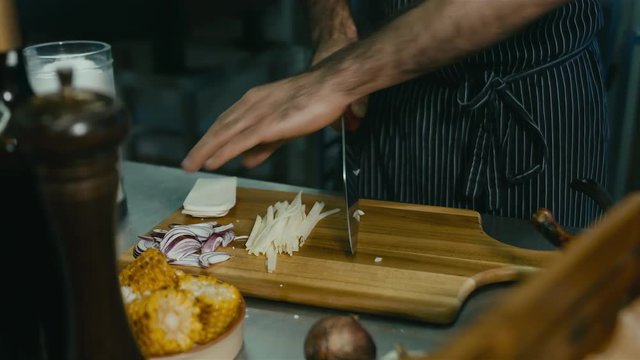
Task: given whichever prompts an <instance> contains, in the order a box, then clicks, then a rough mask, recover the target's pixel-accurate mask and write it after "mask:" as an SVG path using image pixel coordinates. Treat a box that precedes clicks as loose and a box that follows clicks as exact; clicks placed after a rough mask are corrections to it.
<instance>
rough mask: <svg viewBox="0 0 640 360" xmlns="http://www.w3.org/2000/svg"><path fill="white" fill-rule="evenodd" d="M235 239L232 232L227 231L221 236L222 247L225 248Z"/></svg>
mask: <svg viewBox="0 0 640 360" xmlns="http://www.w3.org/2000/svg"><path fill="white" fill-rule="evenodd" d="M235 238H236V234H234V233H233V230H228V231H226V232H225V233H224V235H223V236H222V246H227V245H229V243H231V242H232V241H233V240H234V239H235Z"/></svg>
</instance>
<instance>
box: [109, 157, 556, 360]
mask: <svg viewBox="0 0 640 360" xmlns="http://www.w3.org/2000/svg"><path fill="white" fill-rule="evenodd" d="M122 176H123V181H124V190H125V193H126V196H127V203H128V208H129V229H128V234H129V236H128V240H129V241H128V243H123V244H118V250H119V251H123V250H124V249H126V248H128V247H129V246H131V245H133V243H134V241H135V237H136V235H139V234H143V233H145V232H147V231H148V230H149V229H151V228H152V227H153V226H154V225H156V224H158V223H159V222H160V221H161V220H162V219H164V218H165V217H167V216H168V215H170V214H171V213H172V212H173V211H175V210H176V209H178V208H179V207H180V206H182V201H183V200H184V199H185V197H186V196H187V194H188V192H189V190H190V189H191V187H192V186H193V184H194V182H195V180H196V179H197V178H199V177H214V176H216V175H214V174H209V173H193V174H189V173H186V172H184V171H182V170H181V169H177V168H169V167H162V166H155V165H148V164H141V163H134V162H124V163H123V164H122ZM238 183H239V186H243V187H252V188H261V189H269V190H280V191H298V190H303V191H304V192H306V193H318V192H320V191H318V190H315V189H306V188H300V187H294V186H290V185H285V184H275V183H268V182H263V181H255V180H249V179H239V181H238ZM483 226H484V228H485V231H486V232H487V233H488V234H489V235H491V236H493V237H494V238H496V239H498V240H501V241H504V242H506V243H510V244H513V245H517V246H522V247H526V248H532V249H554V246H553V245H551V244H550V243H549V242H547V241H546V240H545V239H543V238H542V237H541V236H540V235H538V234H537V233H536V232H535V231H534V229H533V227H532V226H531V225H529V224H528V223H527V222H526V221H520V220H514V219H506V218H500V217H495V216H488V215H484V216H483ZM512 286H514V285H508V284H505V285H493V286H489V287H486V288H484V289H480V290H479V291H477V292H475V293H474V294H472V295H471V297H470V298H469V300H468V301H467V302H466V303H465V304H464V307H463V309H462V311H461V313H460V316H459V318H458V319H457V320H456V321H455V323H454V324H452V325H450V326H439V325H430V324H424V323H418V322H411V321H404V320H398V319H392V318H385V317H380V316H373V315H367V314H357V315H358V316H359V318H360V320H361V322H362V323H363V325H364V326H365V327H366V328H367V330H368V331H369V332H370V333H371V335H372V336H373V338H374V340H375V343H376V346H377V349H378V354H379V357H383V356H384V355H385V354H388V353H389V352H390V351H392V350H393V349H394V346H395V344H402V345H404V347H405V348H406V349H409V350H426V351H433V350H434V349H437V348H438V346H440V345H441V344H442V343H443V342H445V341H447V340H448V339H449V338H450V337H451V336H452V334H453V333H455V332H456V331H458V330H459V329H461V328H463V327H464V326H465V325H466V324H468V323H470V322H471V321H473V320H474V319H476V318H477V317H478V316H480V315H482V313H484V312H485V311H486V310H487V309H488V308H489V307H491V306H493V305H494V304H495V303H496V302H497V301H499V300H500V297H501V296H502V295H503V294H504V293H506V292H507V291H509V289H511V288H512ZM247 305H248V308H247V319H246V321H245V329H244V331H245V334H244V348H243V350H242V352H241V353H240V355H239V359H279V360H285V359H303V358H304V356H303V343H304V338H305V335H306V333H307V331H308V330H309V328H310V327H311V325H312V324H313V323H314V322H315V321H316V320H317V319H319V318H320V317H322V316H325V315H329V314H346V313H342V312H339V311H335V310H330V309H320V308H314V307H310V306H303V305H296V304H287V303H281V302H273V301H266V300H260V299H252V298H249V299H247Z"/></svg>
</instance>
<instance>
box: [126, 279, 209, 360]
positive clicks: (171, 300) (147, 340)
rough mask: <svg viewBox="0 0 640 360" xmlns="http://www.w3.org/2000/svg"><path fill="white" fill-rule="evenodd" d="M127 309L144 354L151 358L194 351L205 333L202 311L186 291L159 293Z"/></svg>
mask: <svg viewBox="0 0 640 360" xmlns="http://www.w3.org/2000/svg"><path fill="white" fill-rule="evenodd" d="M126 309H127V314H128V316H129V320H130V323H131V327H132V329H133V332H134V335H135V337H136V340H137V342H138V345H139V346H140V350H141V351H142V353H143V355H145V356H147V357H148V356H158V355H167V354H172V353H176V352H180V351H185V350H188V349H190V348H191V347H193V345H194V340H193V339H196V338H197V337H198V336H199V335H198V334H200V332H201V329H202V325H201V324H200V321H199V320H198V315H199V312H200V309H199V308H198V307H197V306H196V305H195V301H194V299H193V298H192V297H191V296H189V295H188V294H187V293H186V292H184V291H180V290H176V289H165V290H159V291H156V292H154V293H152V294H151V295H149V296H145V297H143V298H140V299H137V300H134V301H133V302H131V303H130V304H128V305H127V307H126Z"/></svg>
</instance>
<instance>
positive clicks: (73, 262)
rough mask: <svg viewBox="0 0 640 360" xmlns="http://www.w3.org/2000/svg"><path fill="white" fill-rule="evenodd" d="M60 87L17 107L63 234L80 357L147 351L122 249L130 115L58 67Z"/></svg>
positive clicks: (25, 142) (73, 337)
mask: <svg viewBox="0 0 640 360" xmlns="http://www.w3.org/2000/svg"><path fill="white" fill-rule="evenodd" d="M58 76H59V78H60V82H61V85H62V88H61V91H60V92H59V93H54V94H49V95H45V96H38V97H33V98H32V99H31V100H30V102H28V103H27V104H26V106H24V107H22V108H20V109H18V111H17V113H16V115H15V125H16V126H17V128H18V131H17V133H18V141H19V146H20V148H21V151H22V152H24V154H25V155H26V157H27V159H28V160H29V163H30V164H31V165H32V166H33V169H34V171H35V174H36V179H38V181H39V185H40V189H41V192H42V196H43V199H44V205H45V207H46V208H47V210H48V214H49V219H50V220H51V225H52V228H53V231H54V233H55V234H56V235H57V238H58V240H59V241H58V242H59V245H60V246H59V247H60V253H61V255H62V259H63V267H64V268H65V270H66V278H67V279H68V284H69V286H68V288H69V296H68V299H69V307H68V309H69V312H70V316H69V319H70V323H71V326H70V327H69V328H70V329H69V331H70V333H71V334H70V336H69V339H70V341H69V344H70V353H71V357H72V358H74V359H109V360H112V359H137V358H142V355H141V354H140V351H139V349H138V347H137V345H136V343H135V339H134V337H133V334H132V332H131V330H130V328H129V324H128V321H127V318H126V313H125V311H124V305H123V303H122V297H121V294H120V286H119V284H118V277H117V267H116V254H115V231H116V227H115V226H116V223H115V221H116V219H115V202H116V191H117V187H118V181H119V174H118V170H117V161H118V147H119V145H120V143H121V142H122V141H123V139H124V138H125V136H126V135H127V133H128V131H129V126H130V125H129V119H128V117H127V115H126V112H125V111H124V108H123V105H122V103H121V102H120V101H118V100H117V99H113V98H111V97H107V96H104V95H101V94H98V93H94V92H90V91H81V90H76V89H72V87H71V83H72V81H71V80H72V72H71V70H69V69H66V70H61V71H59V72H58Z"/></svg>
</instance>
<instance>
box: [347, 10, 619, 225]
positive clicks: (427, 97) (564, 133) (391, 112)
mask: <svg viewBox="0 0 640 360" xmlns="http://www.w3.org/2000/svg"><path fill="white" fill-rule="evenodd" d="M372 3H374V4H375V5H373V6H372V8H370V9H369V10H370V12H371V15H372V16H373V19H374V20H378V21H381V22H384V21H388V20H389V19H392V18H393V17H395V16H397V15H398V14H399V13H400V12H401V11H403V10H406V9H407V8H408V7H409V6H412V5H415V4H416V3H419V1H402V0H375V1H372ZM601 25H602V12H601V8H600V5H599V1H598V0H573V1H571V2H570V3H568V4H567V5H565V6H563V7H561V8H558V9H556V10H554V11H552V12H551V13H549V14H547V15H545V16H544V17H542V18H540V19H538V20H537V21H536V22H535V23H532V24H531V25H530V26H528V27H526V28H525V29H523V30H521V31H519V32H518V33H516V34H514V35H513V36H512V37H511V38H508V39H506V40H504V41H502V42H500V43H498V44H496V45H494V46H493V47H490V48H487V49H485V50H483V51H480V52H478V53H476V54H475V55H473V56H470V57H468V58H466V59H464V60H462V61H460V62H458V63H455V64H453V65H450V66H447V67H445V68H441V69H440V70H438V71H436V72H433V73H430V74H428V75H426V76H423V77H420V78H417V79H414V80H412V81H409V82H405V83H402V84H400V85H397V86H394V87H391V88H387V89H384V90H381V91H379V92H376V93H374V94H371V95H370V97H369V109H368V113H367V117H366V119H365V121H363V123H362V126H361V127H360V128H359V129H358V132H357V134H356V136H354V138H355V141H354V142H353V143H352V144H351V145H352V146H353V147H354V148H355V149H356V151H357V152H358V153H360V154H361V158H360V165H361V174H362V175H361V176H360V184H359V185H360V190H361V196H362V197H365V198H372V199H382V200H391V201H401V202H410V203H418V204H429V205H438V206H447V207H457V208H471V209H476V210H478V211H480V212H482V213H488V214H493V215H499V216H506V217H513V218H522V219H530V218H531V215H532V214H533V213H534V212H535V211H536V210H537V209H539V208H541V207H546V208H548V209H549V210H551V211H552V212H553V213H554V215H555V216H556V218H557V220H558V221H559V222H560V223H561V224H562V225H565V226H575V227H584V226H586V225H589V224H590V223H591V222H593V221H594V220H595V219H596V218H597V217H598V216H599V215H600V214H601V209H600V208H599V207H598V206H597V205H596V203H595V202H594V201H593V200H592V199H590V198H588V197H587V196H585V195H584V194H582V193H580V192H578V191H576V190H573V189H572V188H571V187H570V186H569V184H570V183H571V182H572V181H574V180H575V179H590V180H593V181H595V182H597V183H599V184H602V185H604V182H605V174H606V164H605V158H606V149H607V141H608V137H609V130H608V121H607V115H606V114H607V109H606V98H605V93H604V84H603V80H602V76H601V65H600V57H599V50H598V45H597V43H596V34H597V31H598V30H599V29H600V27H601Z"/></svg>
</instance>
